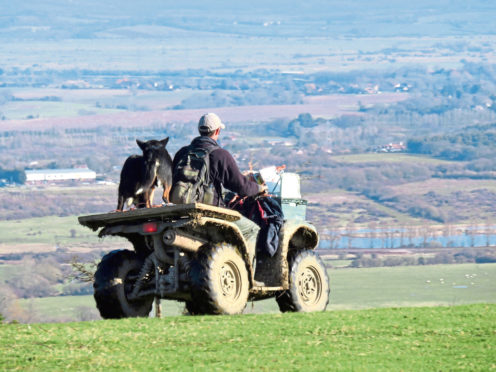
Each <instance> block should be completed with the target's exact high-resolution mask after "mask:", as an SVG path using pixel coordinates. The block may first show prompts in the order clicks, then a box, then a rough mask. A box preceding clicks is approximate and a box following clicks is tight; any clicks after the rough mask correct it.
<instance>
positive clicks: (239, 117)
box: [0, 91, 408, 131]
mask: <svg viewBox="0 0 496 372" xmlns="http://www.w3.org/2000/svg"><path fill="white" fill-rule="evenodd" d="M93 92H95V91H93ZM407 98H408V94H404V93H383V94H380V95H330V96H319V97H310V98H307V99H306V103H304V104H301V105H260V106H238V107H217V108H204V109H187V110H164V111H139V112H129V111H125V112H121V113H115V114H101V115H85V116H76V117H74V116H68V117H51V118H42V117H41V118H36V119H29V120H3V121H2V122H1V125H0V131H1V130H4V131H5V130H44V129H49V128H52V127H55V128H64V129H65V128H94V127H99V126H121V127H141V126H146V125H150V124H155V123H168V122H176V123H188V122H192V121H193V122H196V121H197V120H198V118H199V117H200V116H201V115H203V114H204V113H205V112H211V111H215V112H216V113H217V114H219V116H220V117H221V118H222V119H223V120H224V121H225V122H227V123H239V122H242V123H247V122H248V123H250V122H265V121H270V120H273V119H276V118H289V119H292V118H295V117H297V116H298V115H299V114H301V113H310V114H312V115H313V116H316V117H327V118H329V117H335V116H339V115H343V114H346V113H348V114H350V113H353V114H355V115H357V114H359V113H357V108H358V104H359V102H360V103H361V104H363V105H367V104H380V103H394V102H398V101H401V100H405V99H407ZM86 99H87V98H86ZM68 104H70V103H68Z"/></svg>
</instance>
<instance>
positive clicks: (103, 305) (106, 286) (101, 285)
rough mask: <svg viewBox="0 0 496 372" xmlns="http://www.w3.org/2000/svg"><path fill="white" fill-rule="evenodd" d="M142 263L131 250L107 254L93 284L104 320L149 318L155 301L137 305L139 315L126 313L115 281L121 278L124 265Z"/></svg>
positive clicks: (94, 295)
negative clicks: (120, 270)
mask: <svg viewBox="0 0 496 372" xmlns="http://www.w3.org/2000/svg"><path fill="white" fill-rule="evenodd" d="M136 261H139V262H142V260H140V259H139V258H138V255H137V254H136V253H135V252H133V251H129V250H114V251H111V252H109V253H107V254H106V255H105V256H104V257H103V258H102V260H101V261H100V263H99V264H98V266H97V269H96V272H95V279H94V282H93V288H94V294H93V297H94V298H95V302H96V306H97V308H98V310H99V312H100V315H101V316H102V318H104V319H118V318H126V317H129V316H148V314H149V313H150V311H151V308H152V305H153V299H150V300H148V299H145V300H143V301H139V302H137V303H136V305H137V306H138V308H137V309H136V310H137V313H138V315H134V314H133V315H130V314H129V313H127V312H126V310H125V308H124V306H123V304H122V303H121V301H120V300H119V297H118V294H117V291H118V286H117V285H115V283H113V282H114V280H115V279H116V278H118V277H119V268H120V267H121V266H122V265H125V264H129V263H131V264H132V263H133V262H136ZM120 279H123V278H120Z"/></svg>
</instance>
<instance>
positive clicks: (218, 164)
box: [172, 136, 259, 205]
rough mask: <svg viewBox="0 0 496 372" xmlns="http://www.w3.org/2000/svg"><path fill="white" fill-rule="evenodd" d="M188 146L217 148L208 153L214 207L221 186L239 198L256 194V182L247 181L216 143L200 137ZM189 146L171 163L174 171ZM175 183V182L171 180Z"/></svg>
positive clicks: (228, 155) (232, 160)
mask: <svg viewBox="0 0 496 372" xmlns="http://www.w3.org/2000/svg"><path fill="white" fill-rule="evenodd" d="M190 146H194V147H196V148H201V149H209V148H212V147H217V148H216V149H215V150H213V151H212V152H211V153H210V181H211V182H213V183H214V186H215V190H216V192H215V196H214V205H218V201H219V200H220V201H221V205H222V197H221V196H220V195H219V194H220V190H222V187H221V185H222V186H223V187H224V188H226V189H228V190H231V191H234V192H235V193H237V194H239V195H240V196H253V195H256V194H258V192H259V186H258V184H257V183H256V182H254V181H251V180H249V179H248V178H247V177H245V176H243V174H242V173H241V172H240V171H239V168H238V165H237V164H236V161H235V160H234V158H233V157H232V155H231V154H230V153H229V152H228V151H226V150H224V149H223V148H221V147H219V145H218V144H217V142H216V141H215V140H213V139H212V138H210V137H206V136H200V137H196V138H195V139H194V140H193V141H192V142H191V145H190ZM188 148H189V146H184V147H183V148H181V149H180V150H179V151H178V152H177V153H176V155H175V156H174V160H173V162H172V169H174V168H175V167H176V165H177V163H178V161H179V159H181V158H182V157H183V156H185V154H186V153H187V152H188ZM172 183H173V184H174V183H175V180H172Z"/></svg>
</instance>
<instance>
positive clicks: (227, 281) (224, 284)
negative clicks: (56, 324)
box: [219, 262, 241, 299]
mask: <svg viewBox="0 0 496 372" xmlns="http://www.w3.org/2000/svg"><path fill="white" fill-rule="evenodd" d="M219 280H220V288H221V290H222V294H223V295H224V296H225V297H230V298H232V299H235V298H236V297H238V296H239V292H240V290H241V287H240V273H239V272H238V270H237V267H236V266H235V265H233V264H232V263H230V262H226V263H225V264H224V265H222V267H221V269H220V277H219Z"/></svg>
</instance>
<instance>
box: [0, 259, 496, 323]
mask: <svg viewBox="0 0 496 372" xmlns="http://www.w3.org/2000/svg"><path fill="white" fill-rule="evenodd" d="M328 274H329V278H330V284H331V295H330V303H329V306H328V310H345V309H355V310H358V309H368V308H379V307H391V306H438V305H462V304H471V303H496V284H495V283H496V264H482V265H481V264H460V265H432V266H401V267H378V268H361V269H352V268H345V269H331V270H328ZM2 277H3V275H2V266H0V279H1V278H2ZM19 301H20V304H21V306H22V307H23V308H25V309H31V310H32V311H34V313H35V314H34V315H35V318H37V319H39V320H45V321H53V320H54V318H56V317H59V316H60V318H61V319H63V320H65V321H67V320H79V319H80V318H81V315H82V314H81V307H86V308H87V309H95V302H94V300H93V296H64V297H46V298H35V299H26V300H19ZM162 304H163V305H162V310H163V313H164V315H166V316H175V315H180V314H181V313H182V311H183V309H184V304H183V303H180V302H175V301H163V303H162ZM245 313H279V308H278V306H277V303H276V301H275V300H274V299H268V300H264V301H258V302H253V303H249V304H248V306H247V307H246V309H245Z"/></svg>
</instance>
